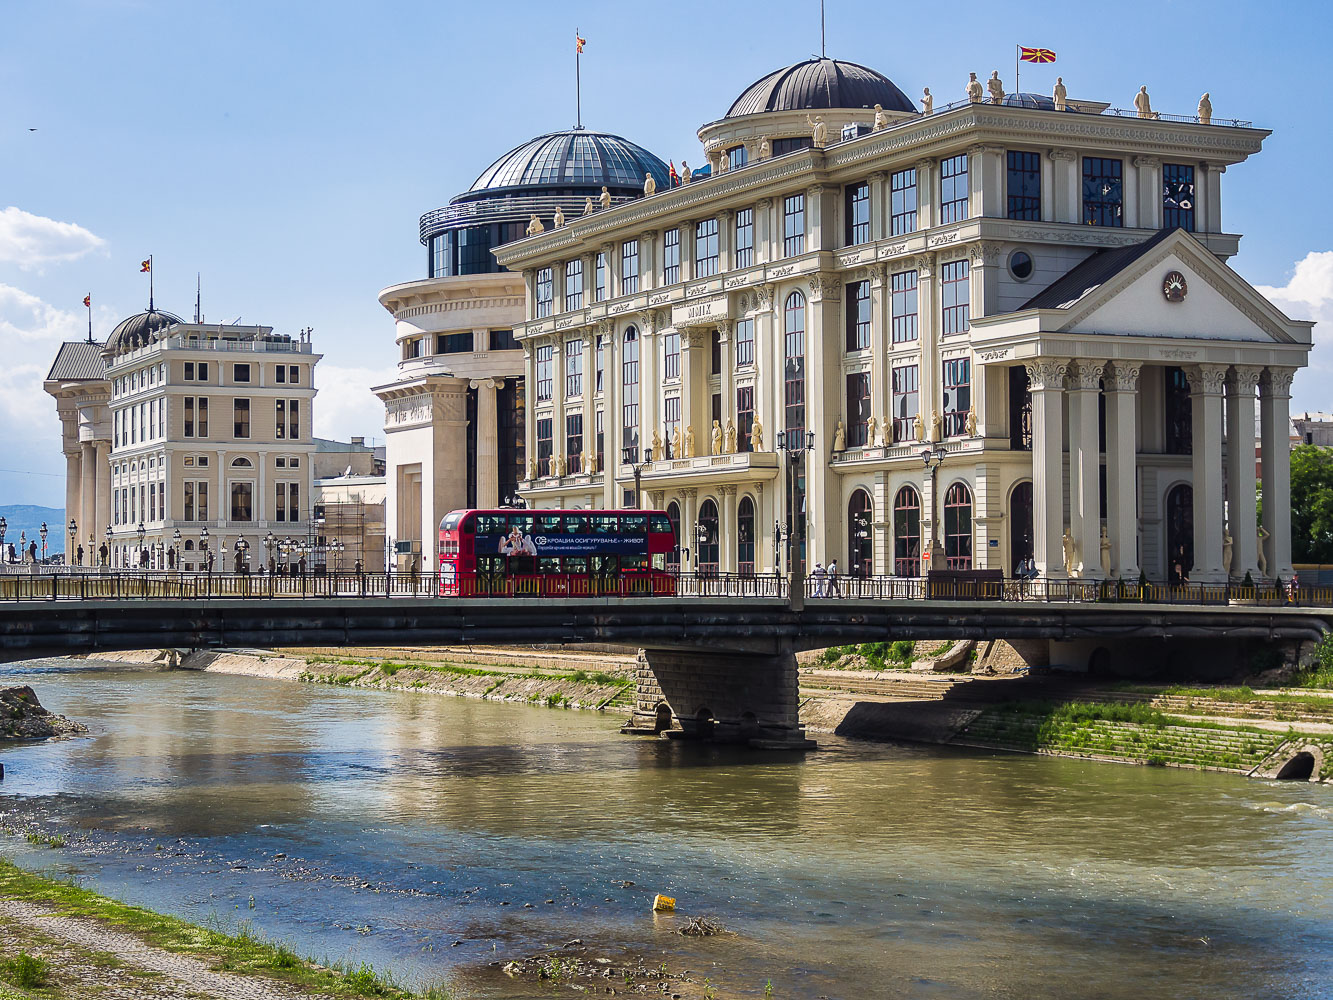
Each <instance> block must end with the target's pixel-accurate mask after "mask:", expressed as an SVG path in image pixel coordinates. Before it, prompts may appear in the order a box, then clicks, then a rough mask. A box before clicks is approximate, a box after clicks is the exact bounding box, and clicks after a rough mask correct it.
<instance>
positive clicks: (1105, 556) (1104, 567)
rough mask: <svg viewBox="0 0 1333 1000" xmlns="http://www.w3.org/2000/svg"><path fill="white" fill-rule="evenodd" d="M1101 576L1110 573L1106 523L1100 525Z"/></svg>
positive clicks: (1109, 552)
mask: <svg viewBox="0 0 1333 1000" xmlns="http://www.w3.org/2000/svg"><path fill="white" fill-rule="evenodd" d="M1101 550H1102V576H1110V575H1111V539H1109V538H1107V537H1106V525H1104V524H1103V525H1102V540H1101Z"/></svg>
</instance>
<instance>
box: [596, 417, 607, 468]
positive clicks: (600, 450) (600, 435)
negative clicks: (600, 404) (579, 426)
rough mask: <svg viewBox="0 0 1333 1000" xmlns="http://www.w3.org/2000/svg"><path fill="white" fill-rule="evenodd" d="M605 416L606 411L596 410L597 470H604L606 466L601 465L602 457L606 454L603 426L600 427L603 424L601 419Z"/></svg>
mask: <svg viewBox="0 0 1333 1000" xmlns="http://www.w3.org/2000/svg"><path fill="white" fill-rule="evenodd" d="M605 414H606V411H605V410H598V411H597V417H596V424H597V468H599V469H605V468H606V466H605V465H603V464H602V462H603V461H604V457H603V456H604V455H605V454H606V432H605V430H604V429H603V426H602V424H603V421H602V418H603V417H604V416H605Z"/></svg>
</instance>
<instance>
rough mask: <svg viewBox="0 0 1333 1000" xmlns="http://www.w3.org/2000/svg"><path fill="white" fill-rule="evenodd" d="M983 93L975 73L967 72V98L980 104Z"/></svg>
mask: <svg viewBox="0 0 1333 1000" xmlns="http://www.w3.org/2000/svg"><path fill="white" fill-rule="evenodd" d="M984 93H985V91H984V90H982V88H981V81H980V80H978V79H977V74H975V73H969V74H967V99H968V100H969V101H971V102H972V103H973V104H980V103H981V98H982V95H983V94H984Z"/></svg>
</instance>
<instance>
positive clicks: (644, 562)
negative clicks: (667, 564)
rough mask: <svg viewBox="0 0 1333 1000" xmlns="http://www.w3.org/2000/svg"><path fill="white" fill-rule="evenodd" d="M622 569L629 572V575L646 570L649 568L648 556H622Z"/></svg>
mask: <svg viewBox="0 0 1333 1000" xmlns="http://www.w3.org/2000/svg"><path fill="white" fill-rule="evenodd" d="M620 568H621V569H622V570H623V571H625V572H627V573H629V572H636V571H638V570H645V569H647V568H648V557H647V556H621V557H620Z"/></svg>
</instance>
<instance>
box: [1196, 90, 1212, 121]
mask: <svg viewBox="0 0 1333 1000" xmlns="http://www.w3.org/2000/svg"><path fill="white" fill-rule="evenodd" d="M1212 121H1213V102H1212V101H1210V100H1209V99H1208V94H1207V93H1205V94H1204V95H1203V96H1202V97H1200V98H1199V124H1200V125H1210V124H1212Z"/></svg>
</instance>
